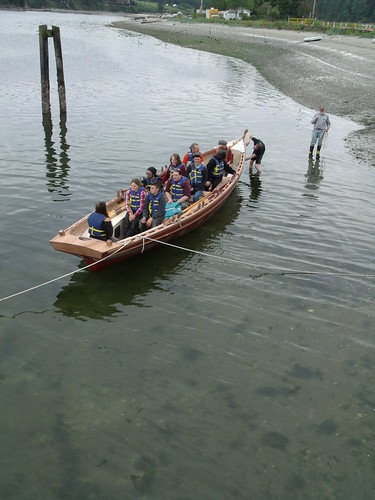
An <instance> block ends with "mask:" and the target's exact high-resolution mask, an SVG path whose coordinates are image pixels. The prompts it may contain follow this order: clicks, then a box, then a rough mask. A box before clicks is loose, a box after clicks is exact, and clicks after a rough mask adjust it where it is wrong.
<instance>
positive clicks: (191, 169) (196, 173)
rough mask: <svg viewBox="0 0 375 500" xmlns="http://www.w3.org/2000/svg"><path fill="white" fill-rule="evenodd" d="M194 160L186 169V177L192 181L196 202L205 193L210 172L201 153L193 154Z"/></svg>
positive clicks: (192, 191) (194, 200) (192, 190)
mask: <svg viewBox="0 0 375 500" xmlns="http://www.w3.org/2000/svg"><path fill="white" fill-rule="evenodd" d="M193 160H194V163H193V164H192V163H190V165H188V167H187V169H186V177H187V178H188V180H189V182H190V186H191V194H192V195H193V202H194V203H195V202H196V201H198V200H199V198H201V196H202V195H203V190H204V188H205V185H206V182H207V179H208V173H207V168H206V166H205V165H204V164H203V163H202V162H201V155H200V154H199V153H194V154H193Z"/></svg>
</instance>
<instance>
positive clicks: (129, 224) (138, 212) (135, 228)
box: [124, 179, 146, 238]
mask: <svg viewBox="0 0 375 500" xmlns="http://www.w3.org/2000/svg"><path fill="white" fill-rule="evenodd" d="M145 198H146V192H145V188H144V187H143V186H142V183H141V181H140V180H139V179H133V180H132V181H131V184H130V189H128V191H126V197H125V208H126V216H125V223H124V238H128V237H129V236H133V235H134V234H137V233H138V232H139V221H140V220H141V217H142V211H143V207H144V203H145Z"/></svg>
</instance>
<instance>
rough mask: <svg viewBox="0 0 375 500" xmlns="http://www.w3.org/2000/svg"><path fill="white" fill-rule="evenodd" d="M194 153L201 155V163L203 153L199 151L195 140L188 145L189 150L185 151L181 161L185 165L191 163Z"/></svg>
mask: <svg viewBox="0 0 375 500" xmlns="http://www.w3.org/2000/svg"><path fill="white" fill-rule="evenodd" d="M194 153H199V154H200V155H201V162H202V163H203V155H202V153H201V152H200V151H199V144H198V143H197V142H193V144H192V145H191V146H190V149H189V151H188V152H187V153H186V155H185V156H184V157H183V159H182V163H183V164H184V165H185V166H187V165H188V163H193V154H194Z"/></svg>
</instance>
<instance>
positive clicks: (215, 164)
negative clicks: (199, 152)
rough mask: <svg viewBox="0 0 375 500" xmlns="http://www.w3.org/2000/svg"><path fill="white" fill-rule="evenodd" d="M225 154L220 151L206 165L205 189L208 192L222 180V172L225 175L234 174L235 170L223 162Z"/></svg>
mask: <svg viewBox="0 0 375 500" xmlns="http://www.w3.org/2000/svg"><path fill="white" fill-rule="evenodd" d="M226 155H227V153H226V151H223V150H220V151H218V152H217V153H216V154H214V156H213V157H212V158H211V160H210V161H209V162H208V163H207V173H208V180H207V182H206V188H207V190H208V191H213V190H214V189H215V187H216V186H217V185H218V184H220V182H221V181H222V179H223V175H224V172H226V173H227V174H235V170H233V168H232V167H231V166H229V165H228V163H227V162H226V161H225V157H226Z"/></svg>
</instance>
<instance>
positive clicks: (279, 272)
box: [0, 236, 375, 302]
mask: <svg viewBox="0 0 375 500" xmlns="http://www.w3.org/2000/svg"><path fill="white" fill-rule="evenodd" d="M142 240H143V245H142V252H143V251H144V248H145V241H146V240H148V241H152V242H155V243H160V244H161V245H166V246H169V247H171V248H176V249H177V250H183V251H184V252H190V253H194V254H197V255H202V256H203V257H209V258H213V259H218V260H222V261H225V262H230V263H232V264H240V265H242V266H245V267H252V268H254V267H255V266H254V264H251V263H249V262H247V261H243V260H238V259H232V258H230V257H223V256H222V255H214V254H210V253H207V252H199V251H198V250H193V249H191V248H186V247H182V246H179V245H173V244H172V243H168V242H166V241H160V240H156V239H154V238H150V237H149V236H143V237H142ZM127 244H128V242H125V243H124V244H123V245H121V246H120V247H119V248H118V249H117V250H116V251H115V252H113V253H111V254H110V255H107V256H106V257H103V259H100V260H97V261H95V262H93V263H92V264H88V265H87V266H84V267H81V268H80V269H76V270H74V271H71V272H70V273H66V274H63V275H61V276H58V277H57V278H53V279H51V280H48V281H45V282H44V283H40V284H39V285H35V286H32V287H30V288H27V289H26V290H22V291H20V292H17V293H13V294H12V295H8V296H7V297H3V298H0V302H3V301H5V300H8V299H12V298H14V297H18V296H19V295H23V294H24V293H28V292H31V291H33V290H37V289H38V288H41V287H43V286H46V285H50V284H51V283H54V282H55V281H59V280H61V279H63V278H66V277H67V276H72V275H73V274H76V273H81V272H82V271H85V270H86V269H89V268H90V267H92V266H95V265H97V264H99V263H101V262H104V261H105V260H107V259H109V258H110V257H113V256H114V255H116V254H117V253H118V252H120V251H121V250H122V249H123V248H124V247H126V245H127ZM268 269H270V270H271V271H265V272H262V273H259V274H253V275H250V278H261V277H263V276H288V275H289V276H291V275H295V276H296V275H301V276H302V275H307V276H344V277H345V276H347V277H353V278H354V277H356V278H359V277H362V278H374V277H375V274H365V273H350V272H348V271H338V272H328V271H301V270H298V269H285V268H281V267H276V266H268Z"/></svg>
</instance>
